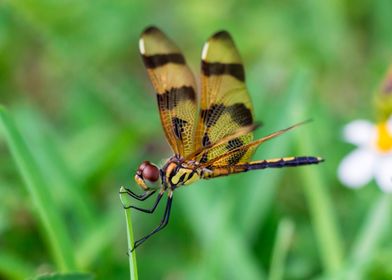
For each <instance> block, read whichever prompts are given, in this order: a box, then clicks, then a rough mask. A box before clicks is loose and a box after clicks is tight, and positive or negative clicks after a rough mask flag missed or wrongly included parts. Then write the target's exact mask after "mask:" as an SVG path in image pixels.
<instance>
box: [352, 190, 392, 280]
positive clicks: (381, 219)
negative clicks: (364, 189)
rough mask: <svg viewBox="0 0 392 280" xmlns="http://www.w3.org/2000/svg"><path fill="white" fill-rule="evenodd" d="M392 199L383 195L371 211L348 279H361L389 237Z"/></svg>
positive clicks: (356, 243) (354, 254)
mask: <svg viewBox="0 0 392 280" xmlns="http://www.w3.org/2000/svg"><path fill="white" fill-rule="evenodd" d="M391 210H392V201H391V197H389V196H387V195H381V197H380V198H379V199H378V200H377V201H376V202H375V203H374V205H373V206H372V208H371V209H370V211H369V214H368V216H367V217H366V220H365V222H364V225H363V227H362V229H361V231H360V233H359V235H358V238H357V240H356V241H355V243H354V246H353V249H352V253H351V260H350V264H351V265H352V267H350V268H349V270H348V275H347V279H361V277H364V276H363V275H362V274H363V272H364V271H365V270H366V265H367V264H368V263H369V262H370V261H371V260H372V259H373V257H374V252H375V250H376V249H377V246H378V245H379V244H380V242H381V240H382V239H383V238H385V237H386V236H387V233H388V231H389V230H390V226H391Z"/></svg>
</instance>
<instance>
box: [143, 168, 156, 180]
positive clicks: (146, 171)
mask: <svg viewBox="0 0 392 280" xmlns="http://www.w3.org/2000/svg"><path fill="white" fill-rule="evenodd" d="M142 176H143V178H144V179H147V180H148V181H150V182H156V181H158V179H159V169H158V167H156V166H155V165H152V164H147V165H145V166H144V168H143V171H142Z"/></svg>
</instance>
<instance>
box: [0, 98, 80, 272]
mask: <svg viewBox="0 0 392 280" xmlns="http://www.w3.org/2000/svg"><path fill="white" fill-rule="evenodd" d="M0 126H2V128H3V132H4V135H5V139H6V143H7V144H8V146H9V149H10V151H11V154H12V156H13V158H14V160H15V162H16V164H17V167H18V169H19V172H20V173H21V175H22V177H23V179H24V181H25V182H26V186H27V191H28V192H29V194H30V196H31V199H32V202H33V204H34V206H35V208H36V210H37V215H38V219H39V220H40V222H41V226H42V230H43V234H44V235H45V238H46V239H47V242H48V244H49V247H50V250H51V252H52V254H53V257H54V261H55V262H56V265H57V268H58V269H59V270H60V271H62V272H67V271H73V270H75V268H76V265H75V258H74V254H73V248H72V243H71V240H70V238H69V236H68V235H67V230H66V226H65V224H64V222H63V219H62V217H61V214H60V211H59V209H58V208H57V205H56V204H55V203H54V202H53V199H52V197H51V195H50V192H49V186H48V185H47V184H46V181H45V179H44V175H43V174H42V172H41V171H40V169H39V168H38V166H37V165H36V162H35V160H34V158H33V156H32V154H31V152H30V151H29V149H28V148H27V146H26V144H25V142H24V140H23V138H22V136H21V135H20V133H19V131H18V130H17V128H16V126H15V124H14V122H13V120H12V119H11V118H10V116H9V114H8V112H7V111H6V109H5V108H4V107H2V106H0Z"/></svg>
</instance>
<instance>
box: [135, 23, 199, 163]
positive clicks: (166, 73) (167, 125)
mask: <svg viewBox="0 0 392 280" xmlns="http://www.w3.org/2000/svg"><path fill="white" fill-rule="evenodd" d="M139 47H140V53H141V55H142V58H143V61H144V65H145V66H146V68H147V72H148V74H149V76H150V79H151V82H152V84H153V86H154V89H155V91H156V93H157V101H158V108H159V114H160V117H161V122H162V126H163V129H164V131H165V135H166V138H167V140H168V142H169V144H170V146H171V147H172V149H173V151H174V153H175V154H177V155H180V156H186V155H188V154H190V153H191V152H192V151H193V148H194V137H193V135H194V127H195V122H196V112H197V97H196V83H195V79H194V77H193V74H192V72H191V71H190V69H189V67H188V66H187V65H186V61H185V58H184V56H183V55H182V53H181V51H180V49H179V48H178V47H177V46H176V45H175V44H174V42H173V41H172V40H170V39H169V38H168V37H167V36H166V35H165V34H163V32H161V31H160V30H159V29H158V28H156V27H149V28H147V29H146V30H145V31H144V32H143V33H142V35H141V38H140V43H139Z"/></svg>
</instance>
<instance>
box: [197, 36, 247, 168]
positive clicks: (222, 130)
mask: <svg viewBox="0 0 392 280" xmlns="http://www.w3.org/2000/svg"><path fill="white" fill-rule="evenodd" d="M201 72H202V73H201V104H200V105H201V108H200V112H199V114H200V116H199V121H198V125H197V129H196V135H195V150H199V149H201V148H203V147H207V146H209V145H211V144H214V143H216V142H218V141H219V140H220V139H222V138H224V137H226V136H228V135H231V134H233V133H235V132H236V131H238V129H240V128H242V127H245V126H249V125H252V124H253V113H252V104H251V101H250V98H249V94H248V91H247V89H246V85H245V71H244V67H243V65H242V61H241V58H240V55H239V53H238V50H237V48H236V46H235V45H234V42H233V40H232V38H231V36H230V35H229V33H227V32H225V31H221V32H218V33H216V34H215V35H213V36H212V37H211V38H210V39H209V40H208V41H207V42H206V44H205V45H204V48H203V53H202V65H201ZM252 139H253V134H252V133H248V134H246V135H242V136H239V137H238V138H237V139H233V140H232V141H230V143H225V144H222V145H219V146H218V147H215V148H214V149H210V150H209V151H208V152H205V153H202V154H200V157H199V158H198V159H197V160H198V161H200V162H202V163H203V162H208V161H210V160H212V159H213V158H215V157H217V156H219V155H221V154H223V153H226V152H228V151H230V150H231V149H234V148H237V147H239V146H241V145H245V144H247V143H249V142H250V141H252ZM249 156H250V154H243V156H242V157H238V161H237V162H241V161H244V160H245V161H246V160H247V159H248V158H249Z"/></svg>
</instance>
